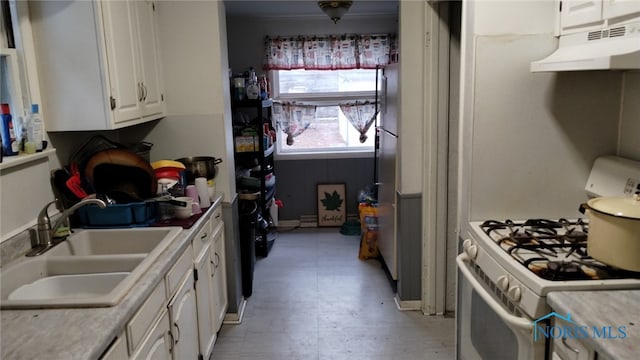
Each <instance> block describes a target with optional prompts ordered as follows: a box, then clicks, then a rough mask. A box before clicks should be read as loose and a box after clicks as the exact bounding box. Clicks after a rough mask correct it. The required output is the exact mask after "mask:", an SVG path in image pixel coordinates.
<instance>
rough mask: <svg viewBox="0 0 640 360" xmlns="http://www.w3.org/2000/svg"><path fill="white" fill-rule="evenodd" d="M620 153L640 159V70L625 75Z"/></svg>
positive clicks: (630, 157) (623, 155)
mask: <svg viewBox="0 0 640 360" xmlns="http://www.w3.org/2000/svg"><path fill="white" fill-rule="evenodd" d="M623 95H624V97H623V98H622V106H623V107H622V114H621V126H620V151H619V155H620V156H622V157H626V158H629V159H633V160H638V161H640V101H638V99H640V72H638V71H634V72H627V73H625V75H624V87H623Z"/></svg>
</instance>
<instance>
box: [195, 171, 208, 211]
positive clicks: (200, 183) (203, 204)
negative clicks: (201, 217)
mask: <svg viewBox="0 0 640 360" xmlns="http://www.w3.org/2000/svg"><path fill="white" fill-rule="evenodd" d="M195 185H196V190H197V191H198V198H199V199H200V208H203V209H204V208H208V207H209V206H211V200H209V185H207V178H205V177H199V178H196V179H195Z"/></svg>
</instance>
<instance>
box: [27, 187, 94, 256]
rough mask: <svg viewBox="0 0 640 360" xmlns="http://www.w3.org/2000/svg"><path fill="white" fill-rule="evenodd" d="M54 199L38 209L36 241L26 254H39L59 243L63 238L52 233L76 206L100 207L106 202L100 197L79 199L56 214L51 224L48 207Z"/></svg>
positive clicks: (53, 202)
mask: <svg viewBox="0 0 640 360" xmlns="http://www.w3.org/2000/svg"><path fill="white" fill-rule="evenodd" d="M56 201H57V200H54V201H52V202H50V203H48V204H47V205H45V206H44V208H42V210H40V213H39V214H38V226H37V230H38V232H37V237H36V242H35V244H34V246H33V249H32V250H31V251H30V252H29V253H28V254H27V256H36V255H40V254H42V253H44V252H46V251H47V250H49V249H51V248H52V247H54V246H55V245H57V244H58V243H60V242H61V241H62V240H64V238H59V239H56V238H55V237H54V234H55V233H56V231H57V230H58V228H59V227H60V226H62V224H63V223H64V222H65V221H66V220H67V219H68V218H69V216H71V214H73V213H74V211H76V210H77V209H78V208H80V207H83V206H85V205H98V206H99V207H100V208H102V209H104V208H105V207H107V204H106V203H105V202H104V201H102V200H100V199H96V198H92V197H86V198H84V199H82V200H80V201H79V202H77V203H75V204H73V206H71V207H70V208H68V209H65V210H64V211H63V212H62V213H61V214H60V216H58V218H57V219H56V221H55V222H54V223H53V226H52V225H51V219H50V218H49V207H50V206H51V205H52V204H55V203H56Z"/></svg>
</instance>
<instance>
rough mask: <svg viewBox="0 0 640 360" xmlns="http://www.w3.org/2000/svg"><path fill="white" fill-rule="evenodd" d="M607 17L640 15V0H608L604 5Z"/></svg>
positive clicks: (604, 15)
mask: <svg viewBox="0 0 640 360" xmlns="http://www.w3.org/2000/svg"><path fill="white" fill-rule="evenodd" d="M602 16H603V17H604V18H605V19H613V18H620V17H627V16H631V17H640V1H637V0H607V1H605V2H604V4H603V7H602Z"/></svg>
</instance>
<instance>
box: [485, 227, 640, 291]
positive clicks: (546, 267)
mask: <svg viewBox="0 0 640 360" xmlns="http://www.w3.org/2000/svg"><path fill="white" fill-rule="evenodd" d="M480 227H481V228H482V230H483V231H484V232H485V233H486V234H487V235H488V236H489V237H490V238H491V239H492V240H493V241H494V242H495V243H496V245H498V246H499V247H500V248H501V249H502V250H503V251H505V252H507V253H508V254H509V255H510V256H511V257H512V258H513V259H515V260H516V261H518V262H519V263H520V264H522V265H523V266H525V267H526V268H527V269H529V270H530V271H531V272H533V273H535V274H536V275H538V276H539V277H541V278H544V279H547V280H552V281H572V280H591V279H622V278H640V273H634V272H629V271H624V270H619V269H616V268H613V267H611V266H608V265H606V264H603V263H601V262H599V261H597V260H595V259H593V258H591V257H590V256H589V254H588V253H587V234H588V232H589V226H588V224H586V223H585V222H584V221H583V220H582V219H578V220H575V221H569V220H567V219H563V218H561V219H558V220H557V221H556V220H549V219H530V220H526V221H522V222H514V221H512V220H505V221H496V220H487V221H485V222H484V223H482V224H481V225H480Z"/></svg>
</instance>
